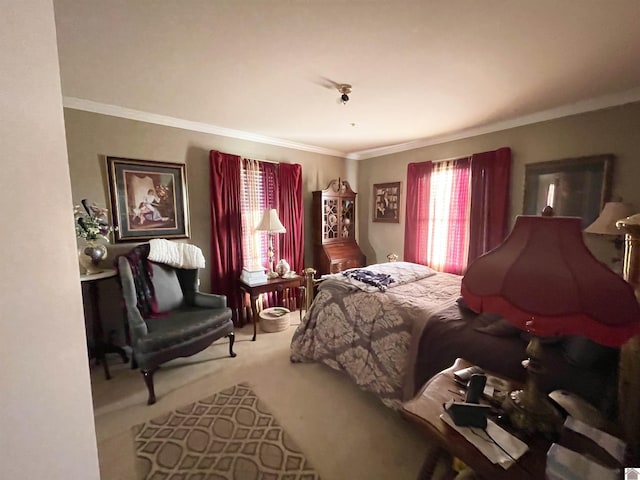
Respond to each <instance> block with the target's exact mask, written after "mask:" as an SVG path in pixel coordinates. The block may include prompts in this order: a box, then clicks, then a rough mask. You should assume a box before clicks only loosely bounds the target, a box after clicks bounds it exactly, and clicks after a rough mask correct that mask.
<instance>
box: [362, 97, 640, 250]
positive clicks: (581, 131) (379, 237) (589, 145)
mask: <svg viewBox="0 0 640 480" xmlns="http://www.w3.org/2000/svg"><path fill="white" fill-rule="evenodd" d="M639 125H640V103H635V104H630V105H625V106H621V107H614V108H609V109H606V110H600V111H596V112H590V113H585V114H581V115H575V116H571V117H565V118H561V119H557V120H551V121H547V122H541V123H537V124H532V125H527V126H523V127H518V128H513V129H509V130H503V131H500V132H495V133H491V134H486V135H480V136H477V137H471V138H466V139H463V140H458V141H454V142H448V143H443V144H439V145H433V146H429V147H425V148H420V149H416V150H411V151H407V152H402V153H397V154H393V155H387V156H384V157H378V158H372V159H368V160H362V161H361V162H360V165H359V171H358V184H357V189H358V191H359V192H360V194H359V200H360V203H359V206H358V212H359V214H360V220H359V227H360V238H361V242H360V246H361V248H362V249H363V251H364V253H365V255H367V262H368V263H375V262H381V261H386V255H387V254H388V253H390V252H395V253H397V254H399V255H400V258H402V257H403V253H404V227H405V224H404V212H405V211H406V210H405V202H406V184H407V164H409V163H411V162H423V161H427V160H440V159H447V158H456V157H461V156H465V155H469V154H471V153H478V152H484V151H489V150H495V149H497V148H500V147H511V150H512V157H513V166H512V172H511V187H512V188H511V203H510V211H511V216H512V218H513V217H515V215H517V214H520V213H521V212H522V203H523V198H524V171H525V165H526V164H527V163H535V162H542V161H548V160H558V159H562V158H570V157H580V156H585V155H595V154H601V153H612V154H614V155H615V157H616V158H615V164H614V172H613V189H612V193H613V195H614V196H619V197H622V199H623V200H625V201H627V202H630V203H632V204H634V206H635V207H636V208H637V209H638V211H640V188H638V182H639V181H640V139H639V136H638V132H639V130H638V126H639ZM395 181H401V182H402V192H403V193H402V211H401V220H400V224H391V223H373V222H372V220H371V218H372V214H373V213H372V210H373V206H372V198H371V195H372V194H371V191H372V188H373V184H375V183H386V182H395ZM587 244H588V245H589V246H590V247H591V248H592V250H593V251H594V253H595V254H596V256H598V257H599V258H600V259H601V260H603V261H607V260H608V259H609V258H610V257H611V256H613V255H614V251H613V249H612V247H611V244H610V243H609V242H606V241H603V240H602V239H598V238H593V237H590V238H587Z"/></svg>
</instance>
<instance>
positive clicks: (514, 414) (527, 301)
mask: <svg viewBox="0 0 640 480" xmlns="http://www.w3.org/2000/svg"><path fill="white" fill-rule="evenodd" d="M462 296H463V298H464V300H465V303H466V304H467V305H468V306H469V308H471V309H472V310H474V311H476V312H495V313H499V314H500V315H502V316H503V317H504V318H505V319H506V320H508V321H509V322H511V323H513V324H514V325H516V326H518V327H519V328H521V329H522V330H525V331H528V332H529V333H530V334H531V341H530V342H529V345H528V347H527V354H528V355H529V357H530V360H529V365H528V367H527V382H526V385H525V388H524V390H520V391H514V392H511V393H510V395H509V396H508V398H507V400H506V404H505V408H506V409H507V410H508V411H509V413H510V415H509V416H510V419H511V421H512V423H513V424H514V425H515V426H516V427H518V428H521V429H522V430H525V431H528V432H533V431H541V432H543V433H553V432H554V431H555V430H556V429H557V428H558V426H559V421H558V420H559V419H558V418H557V414H556V413H555V410H554V409H553V407H552V406H551V405H550V403H549V402H548V400H547V397H546V395H544V394H543V393H542V392H541V391H540V390H539V388H538V384H539V382H538V380H539V379H540V377H541V375H544V368H543V366H542V364H541V362H540V361H539V359H538V356H539V352H540V348H541V345H540V339H539V337H541V336H544V337H550V336H562V335H582V336H585V337H587V338H589V339H591V340H593V341H594V342H596V343H599V344H601V345H606V346H612V347H619V346H621V345H623V344H624V343H625V342H627V341H628V340H629V339H630V338H632V337H634V336H635V335H637V334H638V333H640V305H639V304H638V302H637V301H636V299H635V296H634V293H633V289H632V288H631V287H630V285H629V284H628V283H627V282H625V281H624V280H623V279H622V277H620V276H619V275H616V274H615V273H614V272H613V271H612V270H611V269H610V268H608V267H607V266H606V265H604V264H603V263H601V262H599V261H598V260H596V258H595V257H594V256H593V255H592V254H591V252H590V251H589V249H588V248H587V246H586V245H585V244H584V241H583V238H582V231H581V219H580V218H577V217H536V216H519V217H517V219H516V222H515V225H514V227H513V230H512V232H511V233H510V234H509V236H508V237H507V238H506V239H505V241H504V242H503V243H502V244H501V245H499V246H498V247H496V248H495V249H494V250H492V251H490V252H489V253H487V254H485V255H483V256H481V257H479V258H478V259H476V260H475V261H474V262H473V263H472V264H471V265H470V266H469V268H468V269H467V272H466V274H465V276H464V278H463V280H462ZM620 403H623V401H622V400H621V402H620ZM636 408H637V407H636Z"/></svg>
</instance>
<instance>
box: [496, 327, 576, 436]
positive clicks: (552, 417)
mask: <svg viewBox="0 0 640 480" xmlns="http://www.w3.org/2000/svg"><path fill="white" fill-rule="evenodd" d="M541 348H542V344H541V343H540V339H539V338H538V337H536V336H535V335H532V336H531V340H529V344H528V345H527V355H528V356H529V362H528V364H527V380H526V382H525V385H524V388H523V389H522V390H514V391H512V392H510V393H509V395H508V396H507V398H505V400H504V401H503V403H502V408H503V409H504V411H505V413H506V414H507V415H508V416H509V421H510V422H511V423H512V424H513V426H514V427H515V428H517V429H518V430H520V431H523V432H526V433H528V434H533V433H535V432H540V433H542V434H549V435H553V434H555V433H557V432H559V431H560V428H561V427H562V421H563V419H562V416H561V415H560V413H558V411H557V410H556V409H555V408H554V407H553V405H551V402H549V400H547V396H546V395H544V394H543V393H542V392H541V391H540V388H539V387H538V379H539V378H542V376H543V375H544V373H545V369H544V367H543V366H542V363H541V362H540V360H539V358H540V353H541Z"/></svg>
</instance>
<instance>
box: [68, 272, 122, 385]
mask: <svg viewBox="0 0 640 480" xmlns="http://www.w3.org/2000/svg"><path fill="white" fill-rule="evenodd" d="M116 275H118V272H116V269H115V268H109V269H107V270H103V271H101V272H99V273H93V274H85V275H80V282H82V283H83V284H85V283H86V284H87V285H88V288H89V292H88V293H89V301H90V302H91V303H90V304H91V320H92V322H91V326H92V330H93V347H92V348H90V349H89V357H90V358H95V359H96V360H97V361H98V362H102V366H103V368H104V376H105V378H106V379H107V380H109V379H111V373H110V372H109V365H108V364H107V359H106V354H107V353H118V354H119V355H120V356H121V357H122V361H123V362H124V363H127V362H128V361H129V357H128V356H127V353H126V352H125V351H124V349H123V348H122V347H119V346H117V345H114V344H113V343H112V342H110V341H108V340H105V338H104V329H103V327H102V317H101V316H100V296H99V291H98V283H100V282H101V281H103V280H106V279H108V278H113V277H115V276H116Z"/></svg>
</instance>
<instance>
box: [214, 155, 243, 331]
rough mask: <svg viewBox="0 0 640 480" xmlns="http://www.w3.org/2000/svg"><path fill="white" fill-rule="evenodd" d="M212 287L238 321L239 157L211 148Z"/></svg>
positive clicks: (240, 241) (240, 256) (239, 297)
mask: <svg viewBox="0 0 640 480" xmlns="http://www.w3.org/2000/svg"><path fill="white" fill-rule="evenodd" d="M210 166H211V291H212V292H214V293H219V294H221V295H226V297H227V302H228V303H227V304H228V306H229V307H230V308H231V309H232V311H233V323H234V324H235V325H239V320H238V318H239V317H238V310H239V308H240V306H241V305H242V299H241V295H240V288H239V285H238V279H239V278H240V274H241V273H242V221H241V215H240V211H241V206H240V195H241V191H240V190H241V183H240V157H239V156H237V155H230V154H228V153H222V152H218V151H216V150H211V152H210Z"/></svg>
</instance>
